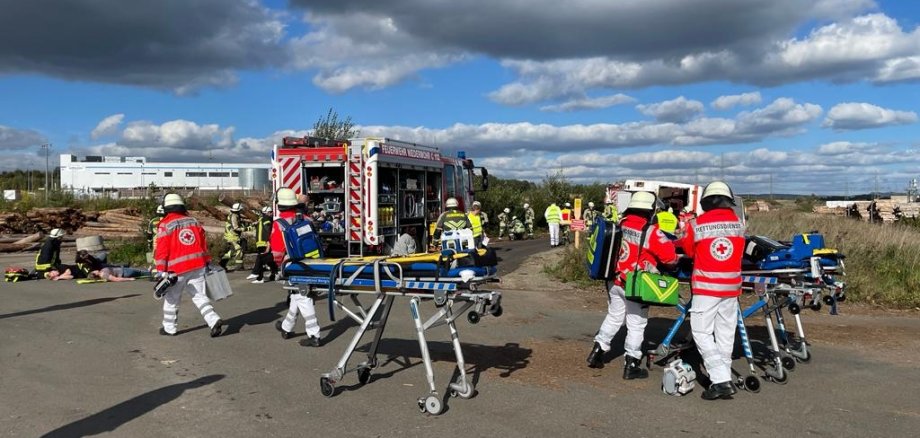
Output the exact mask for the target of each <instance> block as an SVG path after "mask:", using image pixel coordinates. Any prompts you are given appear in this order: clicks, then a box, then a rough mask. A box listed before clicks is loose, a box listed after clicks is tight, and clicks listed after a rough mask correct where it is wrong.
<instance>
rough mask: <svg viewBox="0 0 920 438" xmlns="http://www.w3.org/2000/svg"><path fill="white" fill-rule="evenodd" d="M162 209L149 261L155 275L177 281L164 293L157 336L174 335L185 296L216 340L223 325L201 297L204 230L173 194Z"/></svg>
mask: <svg viewBox="0 0 920 438" xmlns="http://www.w3.org/2000/svg"><path fill="white" fill-rule="evenodd" d="M163 209H164V211H165V213H166V216H164V217H163V220H162V221H160V224H159V225H158V226H157V235H156V251H155V252H154V253H153V259H154V263H156V269H157V272H158V273H159V274H158V275H160V276H165V275H168V274H169V273H174V274H176V275H177V276H178V279H177V281H176V283H175V284H173V285H172V286H170V287H169V289H167V290H166V299H164V300H163V327H161V328H160V334H161V335H165V336H175V335H176V329H177V326H176V324H177V322H178V317H179V313H178V312H179V301H180V299H181V298H182V293H183V292H185V293H187V294H188V295H189V296H191V297H192V302H193V303H195V306H196V307H198V311H199V312H201V316H202V317H203V318H204V321H205V322H206V323H207V324H208V327H210V328H211V337H212V338H216V337H218V336H220V334H221V332H222V331H223V325H224V322H223V320H221V319H220V315H218V314H217V311H215V310H214V307H213V306H211V301H210V300H209V299H208V296H207V294H206V293H205V276H206V271H207V266H208V264H209V263H210V262H211V255H210V254H209V253H208V243H207V241H206V240H205V232H204V228H203V227H202V226H201V224H200V223H199V222H198V220H197V219H195V218H193V217H190V216H188V212H187V210H186V209H185V201H183V200H182V197H181V196H179V195H177V194H175V193H170V194H168V195H166V197H165V198H164V199H163Z"/></svg>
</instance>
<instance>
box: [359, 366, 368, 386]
mask: <svg viewBox="0 0 920 438" xmlns="http://www.w3.org/2000/svg"><path fill="white" fill-rule="evenodd" d="M370 381H371V370H370V368H361V369H360V370H358V382H360V383H361V384H362V385H366V384H367V382H370Z"/></svg>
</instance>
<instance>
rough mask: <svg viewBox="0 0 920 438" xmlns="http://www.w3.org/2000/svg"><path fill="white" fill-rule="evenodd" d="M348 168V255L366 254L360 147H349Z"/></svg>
mask: <svg viewBox="0 0 920 438" xmlns="http://www.w3.org/2000/svg"><path fill="white" fill-rule="evenodd" d="M347 166H348V168H347V169H346V171H345V173H346V176H345V180H346V183H345V192H346V193H345V196H346V197H347V198H348V202H347V206H348V210H347V211H346V217H345V219H346V220H347V221H348V236H346V241H347V242H348V243H347V245H348V256H349V257H353V256H361V255H364V216H363V214H364V213H363V211H364V190H363V189H364V187H363V184H364V178H361V170H362V169H363V167H364V160H363V159H362V155H361V148H360V147H349V152H348V164H347Z"/></svg>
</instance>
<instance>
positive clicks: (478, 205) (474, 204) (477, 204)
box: [473, 201, 482, 208]
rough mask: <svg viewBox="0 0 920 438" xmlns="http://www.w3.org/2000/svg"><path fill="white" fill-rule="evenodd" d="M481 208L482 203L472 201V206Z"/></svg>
mask: <svg viewBox="0 0 920 438" xmlns="http://www.w3.org/2000/svg"><path fill="white" fill-rule="evenodd" d="M477 207H479V208H482V203H481V202H479V201H473V208H477Z"/></svg>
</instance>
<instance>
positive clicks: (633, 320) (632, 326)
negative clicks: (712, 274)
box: [588, 192, 677, 380]
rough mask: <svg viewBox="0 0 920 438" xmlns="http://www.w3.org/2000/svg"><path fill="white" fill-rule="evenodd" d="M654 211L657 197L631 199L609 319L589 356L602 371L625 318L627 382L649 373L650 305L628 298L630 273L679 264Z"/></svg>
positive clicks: (611, 287)
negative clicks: (645, 360)
mask: <svg viewBox="0 0 920 438" xmlns="http://www.w3.org/2000/svg"><path fill="white" fill-rule="evenodd" d="M654 208H655V195H653V194H651V193H649V192H636V193H634V194H633V195H632V198H631V199H630V200H629V205H628V206H627V207H626V211H625V212H624V216H623V221H622V222H621V223H620V226H621V229H622V233H623V241H622V243H621V244H620V252H619V256H618V260H617V273H618V274H617V277H616V278H615V279H614V280H613V282H612V284H609V283H608V284H607V286H608V288H609V292H608V293H609V298H608V304H607V316H606V317H605V318H604V322H603V323H602V324H601V328H600V329H599V330H598V331H597V336H595V338H594V348H593V349H592V350H591V353H590V354H589V355H588V366H589V367H591V368H602V367H603V366H604V359H603V357H604V354H605V353H607V352H608V351H610V341H611V340H613V337H614V336H615V335H616V334H617V332H618V331H620V327H622V325H623V321H624V319H625V321H626V340H625V341H624V345H623V347H624V350H626V355H625V357H626V365H625V367H624V368H623V379H626V380H630V379H644V378H646V377H648V370H646V369H644V368H642V367H641V366H640V359H641V358H642V339H643V338H644V332H645V326H646V324H648V306H647V305H643V304H641V303H637V302H634V301H628V300H627V299H626V291H625V290H624V289H623V288H624V285H625V282H626V274H627V273H629V272H631V271H635V270H636V269H637V268H638V269H640V270H643V271H650V272H658V268H657V267H658V265H659V264H662V265H666V266H667V265H674V264H676V263H677V253H676V252H675V249H674V243H673V242H671V240H670V239H668V238H667V236H665V235H664V233H662V232H661V230H660V229H659V228H658V225H655V224H651V223H650V221H651V219H652V215H653V213H654ZM643 234H645V240H644V241H643V242H641V243H640V241H642V237H643ZM640 246H641V249H640ZM640 251H641V252H642V254H641V256H640V255H639V252H640ZM639 257H641V259H640V258H639Z"/></svg>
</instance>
